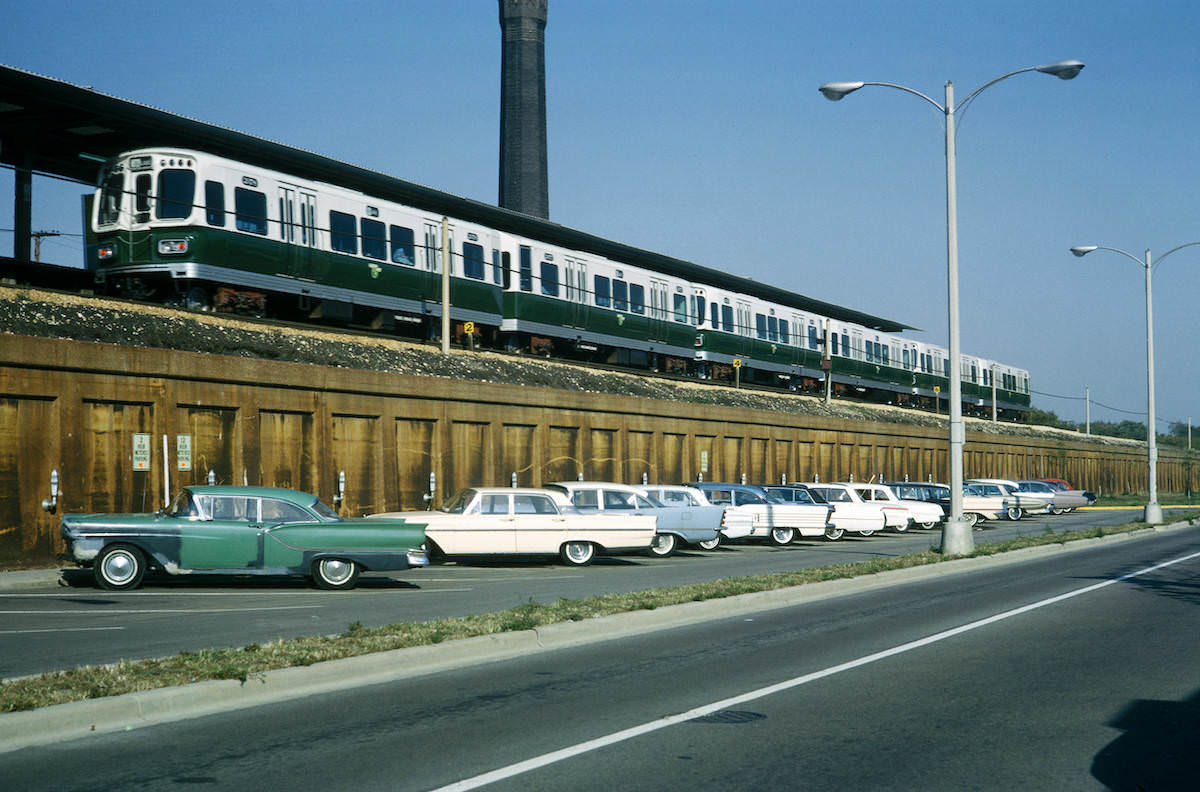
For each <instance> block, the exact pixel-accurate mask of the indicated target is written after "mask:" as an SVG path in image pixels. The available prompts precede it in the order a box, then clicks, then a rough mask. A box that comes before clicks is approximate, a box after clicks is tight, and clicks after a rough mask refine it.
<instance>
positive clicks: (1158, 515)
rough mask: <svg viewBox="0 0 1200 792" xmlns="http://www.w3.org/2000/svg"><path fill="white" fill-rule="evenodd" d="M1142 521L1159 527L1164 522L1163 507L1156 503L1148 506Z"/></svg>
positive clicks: (1153, 502)
mask: <svg viewBox="0 0 1200 792" xmlns="http://www.w3.org/2000/svg"><path fill="white" fill-rule="evenodd" d="M1142 521H1143V522H1145V523H1146V524H1147V525H1158V524H1159V523H1160V522H1162V521H1163V516H1162V506H1159V505H1158V503H1157V502H1156V501H1152V502H1150V503H1147V504H1146V511H1145V512H1144V513H1143V515H1142Z"/></svg>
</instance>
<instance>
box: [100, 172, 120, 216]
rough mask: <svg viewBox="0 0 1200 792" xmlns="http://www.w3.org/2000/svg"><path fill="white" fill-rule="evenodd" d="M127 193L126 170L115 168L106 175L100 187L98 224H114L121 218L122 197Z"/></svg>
mask: <svg viewBox="0 0 1200 792" xmlns="http://www.w3.org/2000/svg"><path fill="white" fill-rule="evenodd" d="M124 195H125V170H124V169H123V168H114V169H113V170H112V171H110V172H109V173H108V175H107V176H105V177H104V183H103V185H102V186H101V187H100V205H99V206H98V207H97V208H96V225H112V224H113V223H116V222H117V221H118V220H119V219H120V218H121V199H122V198H123V197H124Z"/></svg>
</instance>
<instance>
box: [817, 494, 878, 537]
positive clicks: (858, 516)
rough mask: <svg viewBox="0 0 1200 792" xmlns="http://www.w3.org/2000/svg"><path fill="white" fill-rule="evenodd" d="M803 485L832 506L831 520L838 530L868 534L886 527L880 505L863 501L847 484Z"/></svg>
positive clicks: (860, 534)
mask: <svg viewBox="0 0 1200 792" xmlns="http://www.w3.org/2000/svg"><path fill="white" fill-rule="evenodd" d="M805 486H806V487H807V488H808V491H809V492H811V493H813V494H814V495H817V496H819V497H820V498H821V499H822V500H824V501H825V502H826V503H828V504H829V505H830V506H832V507H833V521H834V523H835V524H836V525H837V528H838V530H839V531H841V532H844V533H855V534H858V535H859V536H870V535H871V534H873V533H875V532H876V531H882V530H883V529H884V528H885V527H887V517H886V516H885V515H884V513H883V509H882V508H880V505H879V504H878V503H872V502H869V501H864V500H863V499H862V498H860V497H858V493H856V492H855V491H854V490H853V489H852V488H850V487H848V486H847V485H845V484H815V483H814V484H807V485H805ZM838 536H839V537H840V536H841V534H839V535H838ZM831 538H833V537H831Z"/></svg>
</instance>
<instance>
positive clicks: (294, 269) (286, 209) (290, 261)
mask: <svg viewBox="0 0 1200 792" xmlns="http://www.w3.org/2000/svg"><path fill="white" fill-rule="evenodd" d="M296 193H297V188H296V187H294V186H292V185H290V184H280V185H279V238H280V241H282V242H283V252H282V254H281V255H282V256H283V271H284V272H286V273H287V274H288V275H292V276H300V277H303V276H305V275H307V274H308V273H307V272H301V271H299V267H300V262H299V255H298V251H297V250H296V238H297V237H298V236H299V234H298V233H297V230H296Z"/></svg>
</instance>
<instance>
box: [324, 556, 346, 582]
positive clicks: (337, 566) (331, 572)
mask: <svg viewBox="0 0 1200 792" xmlns="http://www.w3.org/2000/svg"><path fill="white" fill-rule="evenodd" d="M353 571H354V565H353V564H348V563H346V562H345V561H340V560H338V559H336V558H333V559H326V560H325V561H322V562H321V574H322V575H324V577H325V579H326V580H328V581H329V582H330V583H342V582H344V581H345V580H346V579H347V578H349V577H350V573H351V572H353Z"/></svg>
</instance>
